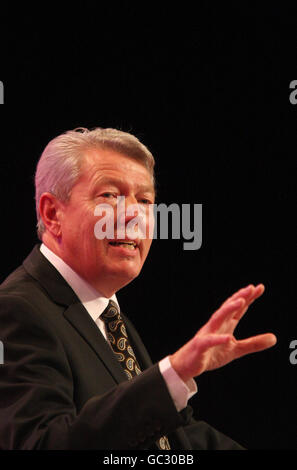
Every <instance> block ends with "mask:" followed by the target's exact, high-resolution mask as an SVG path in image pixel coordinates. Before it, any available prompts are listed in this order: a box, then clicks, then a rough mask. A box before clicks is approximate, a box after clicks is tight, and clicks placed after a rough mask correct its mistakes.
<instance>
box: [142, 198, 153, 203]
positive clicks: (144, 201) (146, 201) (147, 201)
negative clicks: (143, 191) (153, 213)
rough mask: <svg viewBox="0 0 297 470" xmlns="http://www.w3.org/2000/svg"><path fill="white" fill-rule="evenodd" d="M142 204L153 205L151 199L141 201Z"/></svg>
mask: <svg viewBox="0 0 297 470" xmlns="http://www.w3.org/2000/svg"><path fill="white" fill-rule="evenodd" d="M139 203H140V204H152V202H151V201H150V200H149V199H145V198H143V199H139Z"/></svg>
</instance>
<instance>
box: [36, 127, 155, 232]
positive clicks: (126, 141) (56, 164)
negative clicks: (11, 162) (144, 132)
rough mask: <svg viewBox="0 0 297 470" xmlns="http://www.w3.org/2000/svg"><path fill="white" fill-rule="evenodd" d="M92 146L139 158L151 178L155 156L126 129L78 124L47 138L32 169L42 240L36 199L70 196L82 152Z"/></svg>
mask: <svg viewBox="0 0 297 470" xmlns="http://www.w3.org/2000/svg"><path fill="white" fill-rule="evenodd" d="M93 149H98V150H100V149H111V150H114V151H116V152H119V153H121V154H123V155H126V156H128V157H131V158H133V159H135V160H138V161H139V162H141V163H142V164H143V165H144V166H145V167H146V168H147V169H148V171H149V172H150V174H151V176H152V180H153V184H154V183H155V182H154V165H155V160H154V157H153V155H152V154H151V152H150V151H149V150H148V148H147V147H146V146H145V145H144V144H142V143H141V142H140V140H139V139H138V138H137V137H135V136H134V135H132V134H129V133H128V132H123V131H120V130H117V129H111V128H108V129H103V128H101V127H96V128H95V129H91V130H89V129H86V128H84V127H79V128H76V129H74V130H71V131H67V132H65V133H63V134H61V135H59V136H58V137H55V138H54V139H53V140H51V141H50V142H49V143H48V144H47V146H46V147H45V149H44V151H43V153H42V154H41V157H40V159H39V161H38V164H37V168H36V173H35V203H36V215H37V235H38V238H39V239H40V240H42V234H43V233H44V231H45V227H44V224H43V221H42V218H41V216H40V213H39V200H40V197H41V195H42V194H43V193H45V192H49V193H51V194H53V195H54V196H56V197H57V198H58V199H60V200H61V201H63V202H67V201H68V200H69V198H70V196H71V191H72V188H73V186H74V185H75V183H76V181H77V180H78V178H79V175H80V168H81V164H82V161H83V157H84V153H85V152H86V151H88V150H93Z"/></svg>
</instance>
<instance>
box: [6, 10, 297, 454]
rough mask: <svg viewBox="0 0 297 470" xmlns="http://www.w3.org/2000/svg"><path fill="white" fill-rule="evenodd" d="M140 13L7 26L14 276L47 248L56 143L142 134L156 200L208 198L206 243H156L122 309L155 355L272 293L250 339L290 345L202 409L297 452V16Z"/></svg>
mask: <svg viewBox="0 0 297 470" xmlns="http://www.w3.org/2000/svg"><path fill="white" fill-rule="evenodd" d="M292 3H293V2H292ZM136 5H137V4H133V3H131V4H130V3H128V2H125V3H124V2H121V3H119V4H114V5H112V4H111V5H110V6H107V5H106V4H103V3H101V2H97V3H96V7H95V6H91V5H87V4H85V5H84V4H82V5H77V6H74V5H73V6H72V7H71V11H68V12H67V13H63V14H62V13H61V11H59V10H58V9H57V10H54V9H53V7H51V6H46V5H45V6H43V7H42V8H41V7H40V9H38V7H34V11H33V10H32V11H30V9H29V8H28V7H26V8H23V9H20V7H18V8H17V11H16V12H14V14H10V15H5V14H3V15H2V17H1V20H0V21H1V46H2V47H1V50H2V59H1V69H0V80H2V81H3V83H4V89H5V104H4V105H3V106H0V117H1V130H0V149H1V150H0V152H1V160H0V168H1V203H2V204H1V222H2V223H1V227H2V231H1V242H2V243H1V247H2V257H1V258H2V259H1V261H2V263H1V264H2V268H1V280H3V279H4V278H5V277H6V276H7V275H8V273H9V272H10V271H11V270H12V269H14V268H15V267H16V266H18V264H19V263H20V262H22V260H23V259H24V257H25V256H27V254H28V253H29V251H31V248H32V247H33V245H34V244H35V243H36V242H37V238H36V234H35V228H34V227H35V223H36V222H35V212H34V210H35V209H34V188H33V175H34V171H35V166H36V162H37V160H38V158H39V156H40V154H41V152H42V150H43V148H44V147H45V145H46V144H47V143H48V141H49V140H50V139H52V138H53V137H55V136H56V135H58V134H60V133H62V132H64V131H66V130H68V129H73V128H75V127H79V126H83V127H89V128H92V127H96V126H100V127H116V128H120V129H122V130H125V131H129V132H132V133H134V134H135V135H137V136H138V137H139V138H140V139H141V140H142V141H143V142H144V143H145V144H146V145H147V146H148V147H149V148H150V149H151V151H152V152H153V154H154V155H155V158H156V161H157V165H156V174H157V180H158V201H157V202H164V203H166V204H170V203H173V202H175V203H178V204H182V203H190V204H194V203H202V204H203V243H202V247H201V249H199V250H197V251H184V250H183V245H182V241H181V240H180V241H177V240H172V241H166V240H156V241H154V243H153V246H152V249H151V253H150V255H149V257H148V259H147V261H146V264H145V267H144V269H143V271H142V273H141V275H140V276H139V278H138V279H136V280H135V281H134V282H133V283H132V284H131V285H129V286H127V287H126V288H125V289H123V290H122V291H120V292H119V293H118V298H119V301H120V305H121V307H122V309H123V310H124V311H126V312H127V313H128V314H129V316H130V318H131V319H132V321H133V322H134V324H135V325H136V326H137V328H138V330H139V332H140V334H141V336H142V337H143V339H144V341H145V343H146V345H147V347H148V349H149V351H150V353H151V356H152V358H153V360H154V361H157V360H159V359H160V358H162V357H164V356H165V355H167V354H168V353H172V352H174V351H175V350H176V349H177V348H178V347H180V346H181V345H182V344H183V343H184V342H185V341H187V340H188V339H189V338H190V337H191V336H192V335H193V334H194V333H195V332H196V331H197V329H198V328H199V327H201V326H202V325H203V324H204V323H205V322H206V321H207V319H208V318H209V316H210V314H211V313H212V312H213V311H214V310H215V309H216V308H217V307H218V306H219V305H220V303H221V302H222V301H224V300H225V298H226V297H227V296H229V295H231V294H232V293H233V292H234V291H235V290H237V289H239V288H240V287H242V286H245V285H247V284H249V283H254V284H256V283H259V282H262V283H264V285H265V287H266V291H265V293H264V295H263V297H262V298H261V299H259V300H258V301H257V302H256V303H255V304H254V305H253V306H252V307H251V308H250V310H249V312H248V313H247V314H246V316H245V317H244V319H243V320H242V321H241V324H240V325H239V327H238V332H237V336H238V337H239V338H243V337H246V336H249V335H254V334H258V333H262V332H268V331H271V332H274V333H275V334H276V336H277V338H278V343H277V345H276V346H275V347H274V348H272V349H270V350H267V351H265V352H261V353H259V354H255V355H251V356H249V357H245V358H243V359H240V360H238V361H235V362H234V363H232V364H230V365H228V366H226V367H224V368H222V369H220V370H217V371H213V372H210V373H206V374H204V375H203V376H201V377H200V378H199V379H198V380H197V383H198V388H199V391H198V394H197V395H196V396H195V397H194V398H193V399H192V400H191V404H192V406H193V407H194V410H195V416H196V417H200V418H202V419H204V420H206V421H208V422H209V423H210V424H212V425H213V426H215V427H216V428H218V429H219V430H221V431H222V432H224V433H226V434H227V435H229V436H231V437H232V438H233V439H235V440H237V441H238V442H240V443H241V444H242V445H244V446H246V447H247V448H249V449H297V443H296V441H297V440H296V433H297V429H296V428H297V426H296V422H297V420H296V418H297V416H296V379H295V376H296V367H297V366H294V365H292V364H290V362H289V354H290V349H289V344H290V342H291V341H292V340H294V339H297V331H296V320H295V315H296V304H295V288H296V282H295V279H296V274H295V269H294V268H295V257H296V248H295V246H296V245H295V234H296V230H295V227H296V225H295V203H296V189H295V186H296V182H295V180H296V177H295V171H294V170H295V165H294V166H293V163H295V161H296V120H297V106H296V107H294V105H292V104H291V103H290V101H289V95H290V91H291V90H290V89H289V84H290V82H291V81H292V80H294V79H297V70H296V64H297V54H296V51H297V42H296V39H297V30H296V20H297V17H296V12H295V11H293V9H292V8H287V9H285V8H280V7H272V6H271V5H270V6H269V7H268V6H266V7H262V9H260V8H259V7H255V6H254V7H253V6H251V4H249V6H246V7H244V6H240V7H239V6H236V5H234V6H230V5H229V7H228V8H227V9H226V7H225V6H224V7H223V6H221V5H220V3H219V2H218V3H217V4H214V3H213V2H212V3H211V5H210V3H208V4H207V3H202V2H201V3H200V2H199V5H198V6H196V8H194V7H191V8H190V7H189V6H187V5H186V4H185V6H183V5H182V4H179V3H177V4H175V6H174V7H172V6H170V8H169V6H165V5H163V4H162V5H159V6H151V5H150V3H146V4H145V5H141V7H137V6H136ZM267 5H268V4H267ZM293 296H294V298H293ZM152 330H154V331H155V333H154V334H153V335H152V333H151V332H152ZM0 338H1V326H0Z"/></svg>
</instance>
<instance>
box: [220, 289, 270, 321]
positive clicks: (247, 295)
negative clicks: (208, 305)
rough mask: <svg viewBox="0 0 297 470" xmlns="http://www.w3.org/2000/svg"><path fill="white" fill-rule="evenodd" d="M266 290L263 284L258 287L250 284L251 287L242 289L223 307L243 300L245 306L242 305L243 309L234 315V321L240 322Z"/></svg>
mask: <svg viewBox="0 0 297 470" xmlns="http://www.w3.org/2000/svg"><path fill="white" fill-rule="evenodd" d="M264 290H265V287H264V285H263V284H258V285H257V286H256V287H254V286H253V285H252V284H250V285H249V286H247V287H244V288H243V289H240V290H239V291H238V292H236V293H235V294H233V295H232V296H231V297H230V298H229V299H227V300H226V302H224V303H223V306H224V305H228V304H229V303H231V302H234V301H235V300H237V299H238V298H241V299H243V300H244V304H243V305H242V308H241V309H238V311H237V312H236V313H235V314H234V315H233V320H235V321H237V322H239V320H240V319H241V318H242V317H243V315H244V314H245V312H246V311H247V309H248V308H249V306H250V305H251V304H252V303H253V302H254V301H255V300H256V299H257V298H258V297H260V296H261V295H262V294H263V292H264Z"/></svg>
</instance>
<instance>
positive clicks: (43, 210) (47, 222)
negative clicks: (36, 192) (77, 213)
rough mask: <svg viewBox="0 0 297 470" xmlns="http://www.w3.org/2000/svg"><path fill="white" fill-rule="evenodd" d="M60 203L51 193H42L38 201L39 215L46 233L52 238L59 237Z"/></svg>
mask: <svg viewBox="0 0 297 470" xmlns="http://www.w3.org/2000/svg"><path fill="white" fill-rule="evenodd" d="M61 205H62V203H61V201H59V199H57V198H56V197H55V196H54V195H53V194H51V193H43V194H42V195H41V197H40V200H39V213H40V216H41V218H42V221H43V224H44V226H45V228H46V230H47V231H48V232H50V233H51V234H52V235H53V236H54V237H56V238H57V237H59V236H60V235H61V219H60V214H61V210H60V209H61Z"/></svg>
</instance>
